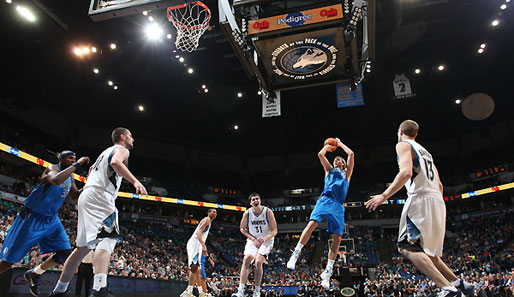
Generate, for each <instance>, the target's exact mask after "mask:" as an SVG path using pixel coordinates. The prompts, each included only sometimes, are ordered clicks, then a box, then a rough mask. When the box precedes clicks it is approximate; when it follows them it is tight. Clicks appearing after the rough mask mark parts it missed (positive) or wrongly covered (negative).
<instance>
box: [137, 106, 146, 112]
mask: <svg viewBox="0 0 514 297" xmlns="http://www.w3.org/2000/svg"><path fill="white" fill-rule="evenodd" d="M137 109H139V111H144V110H145V107H144V106H143V105H139V106H138V107H137Z"/></svg>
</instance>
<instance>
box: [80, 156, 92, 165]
mask: <svg viewBox="0 0 514 297" xmlns="http://www.w3.org/2000/svg"><path fill="white" fill-rule="evenodd" d="M89 161H90V159H89V157H81V158H80V159H79V160H78V161H77V163H79V164H80V165H81V166H82V165H84V163H86V164H89Z"/></svg>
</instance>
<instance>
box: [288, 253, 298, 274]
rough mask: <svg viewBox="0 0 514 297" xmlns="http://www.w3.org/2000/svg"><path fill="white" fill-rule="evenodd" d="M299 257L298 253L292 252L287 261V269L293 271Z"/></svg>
mask: <svg viewBox="0 0 514 297" xmlns="http://www.w3.org/2000/svg"><path fill="white" fill-rule="evenodd" d="M299 255H300V253H299V252H297V251H293V253H292V254H291V258H289V261H287V269H289V270H294V268H295V266H296V261H297V260H298V256H299Z"/></svg>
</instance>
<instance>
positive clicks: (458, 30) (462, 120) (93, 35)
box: [0, 0, 514, 155]
mask: <svg viewBox="0 0 514 297" xmlns="http://www.w3.org/2000/svg"><path fill="white" fill-rule="evenodd" d="M206 4H207V5H208V6H210V7H211V9H212V11H213V16H214V18H213V20H212V21H211V22H212V24H213V28H212V30H210V31H207V32H206V33H205V35H204V36H203V38H202V39H201V41H200V48H199V49H198V50H197V51H195V52H193V53H192V54H183V53H180V52H177V53H174V52H173V49H174V46H173V42H172V41H171V40H168V39H167V38H164V39H163V41H162V42H150V41H148V40H147V38H146V36H145V34H144V27H145V25H146V24H148V22H149V21H148V19H147V18H148V16H143V15H133V16H129V17H123V18H115V19H111V20H105V21H99V22H93V21H92V20H91V19H90V18H89V17H88V14H87V13H88V8H89V1H87V0H80V1H64V2H63V1H58V0H34V1H21V0H20V1H18V0H12V3H11V4H8V3H6V2H3V3H2V4H1V5H2V9H1V12H0V26H1V29H0V30H1V32H2V38H3V42H2V52H3V59H2V68H3V69H2V72H3V73H4V75H3V77H4V78H3V79H2V84H1V85H2V89H1V93H0V96H1V99H2V100H8V99H9V100H10V102H11V103H12V104H13V105H14V106H16V108H19V109H21V110H31V109H38V110H42V111H45V110H49V111H51V112H52V113H45V112H41V114H40V116H41V118H40V119H38V120H40V121H45V117H46V116H52V114H55V115H58V116H60V117H63V118H65V119H66V120H67V124H66V125H65V126H66V127H63V129H71V128H70V127H74V128H73V129H81V127H82V126H91V127H102V128H105V129H106V130H110V129H112V128H113V127H115V126H126V127H128V128H130V129H131V130H132V132H133V134H134V135H136V138H137V137H146V138H150V139H154V140H160V141H163V142H169V143H176V144H186V145H193V146H201V147H205V148H206V149H211V150H215V151H223V152H234V153H240V154H249V155H258V154H265V153H284V152H288V151H312V150H317V149H319V147H320V145H321V144H322V141H323V140H324V139H325V138H326V137H328V136H339V137H340V138H341V139H342V140H343V141H345V142H347V143H348V144H349V145H353V146H368V145H376V144H384V143H393V142H394V141H395V138H396V129H397V126H398V124H399V122H401V121H402V120H404V119H407V118H411V119H414V120H417V121H418V122H420V124H421V127H422V135H423V138H424V139H438V138H443V137H446V138H448V137H454V136H456V135H460V134H462V133H466V132H477V133H481V132H480V131H483V133H489V132H488V131H489V127H490V126H491V125H493V124H495V123H497V122H500V121H505V120H506V119H509V118H512V116H513V113H514V112H513V110H514V103H513V102H514V101H513V100H512V95H513V88H512V84H511V82H510V78H511V77H512V75H511V71H512V66H513V62H512V61H513V59H512V57H511V53H512V48H514V39H513V38H512V36H514V22H513V15H514V4H513V3H506V5H507V7H506V9H501V8H500V6H501V5H502V4H505V1H504V0H501V1H500V0H495V1H485V0H481V1H479V0H470V1H444V0H443V1H439V0H438V1H431V0H429V1H421V0H405V1H379V4H380V5H379V6H378V13H377V25H376V30H377V32H376V36H377V37H376V40H377V41H376V43H377V48H376V60H375V61H374V63H373V66H372V73H371V74H370V75H369V76H368V77H367V78H366V79H365V81H364V97H365V99H364V100H365V105H364V106H357V107H348V108H340V109H338V108H337V106H336V91H335V86H334V85H325V86H319V87H312V88H305V89H298V90H291V91H284V92H283V93H282V116H280V117H274V118H262V117H261V98H260V96H258V95H257V91H258V84H257V82H255V81H252V80H250V79H249V78H248V77H247V75H246V74H245V72H244V71H243V68H242V67H241V65H240V63H239V61H238V59H237V57H236V56H235V54H234V53H233V50H232V48H231V47H230V45H229V44H228V43H227V41H226V38H225V36H224V35H223V33H222V31H221V30H220V28H219V26H218V25H217V23H218V17H217V4H216V1H213V0H211V1H206ZM18 5H25V6H27V7H30V8H31V9H33V11H34V13H35V14H36V17H37V21H36V22H33V23H32V22H28V21H26V20H25V19H23V18H21V17H20V15H19V14H18V13H17V11H16V6H18ZM151 15H152V16H153V17H154V19H155V20H154V22H159V23H161V24H162V25H163V26H164V27H163V28H165V29H164V30H165V33H168V32H170V33H172V34H173V35H174V34H175V31H174V29H172V26H171V24H170V23H169V22H168V21H167V19H166V16H165V11H164V10H163V11H154V12H152V13H151ZM493 20H498V21H499V23H498V25H497V26H493V25H492V22H493ZM112 42H114V43H116V44H117V48H116V50H111V49H110V47H109V45H110V43H112ZM482 43H485V44H486V47H485V48H484V52H483V53H482V54H479V53H478V52H477V51H478V49H479V48H480V45H481V44H482ZM76 46H79V47H83V46H95V47H96V48H97V49H98V52H97V53H96V54H90V55H89V56H88V57H86V56H83V57H78V56H76V55H75V54H74V53H73V48H74V47H76ZM176 55H180V56H181V57H183V58H184V59H185V62H184V63H182V62H180V61H179V59H178V58H176ZM439 65H444V67H445V69H444V70H443V71H439V70H438V67H439ZM94 68H98V69H99V73H98V74H95V73H94V72H93V69H94ZM189 68H193V69H194V72H193V74H189V73H188V72H187V70H188V69H189ZM416 68H419V69H420V70H421V72H420V73H419V74H415V72H414V70H415V69H416ZM402 73H404V74H405V75H406V76H407V77H408V78H409V79H410V82H411V85H412V89H413V92H414V93H415V94H416V96H415V97H413V98H408V99H399V100H394V99H393V98H392V97H393V85H392V82H393V80H394V78H395V74H402ZM108 80H112V81H113V84H114V85H116V86H118V89H117V90H114V89H113V86H109V85H108V84H107V81H108ZM202 85H206V87H207V88H208V89H209V92H208V93H204V91H203V89H202ZM238 92H242V93H243V97H242V98H238V97H237V93H238ZM477 92H482V93H487V94H489V95H490V96H491V97H492V98H493V99H494V101H495V111H494V113H493V114H492V115H491V116H490V117H489V118H488V119H486V120H482V121H471V120H469V119H467V118H466V117H465V116H464V115H463V114H462V112H461V107H460V105H457V104H455V100H456V99H457V98H461V99H464V98H466V97H467V96H468V95H470V94H473V93H477ZM4 102H5V101H4ZM139 105H143V106H144V111H143V112H141V111H139V110H138V106H139ZM3 119H4V121H5V119H6V117H3ZM4 124H8V123H4ZM234 125H237V126H238V128H239V129H237V130H235V129H234ZM68 133H69V132H68ZM71 134H73V133H71Z"/></svg>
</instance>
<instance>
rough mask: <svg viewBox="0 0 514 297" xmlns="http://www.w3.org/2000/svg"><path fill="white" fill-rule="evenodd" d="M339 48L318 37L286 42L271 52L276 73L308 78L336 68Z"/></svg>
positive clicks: (290, 76)
mask: <svg viewBox="0 0 514 297" xmlns="http://www.w3.org/2000/svg"><path fill="white" fill-rule="evenodd" d="M336 59H337V48H336V47H335V46H334V45H333V44H327V43H324V42H321V41H319V40H318V39H316V38H305V39H304V40H299V41H295V42H290V43H284V44H282V45H280V46H279V47H277V48H276V49H275V50H274V51H273V52H272V53H271V65H272V66H273V71H274V72H275V74H277V75H280V76H284V77H289V78H293V79H299V80H301V79H308V78H313V77H316V76H321V75H325V74H327V73H329V72H330V71H332V70H333V69H334V68H335V64H336Z"/></svg>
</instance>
